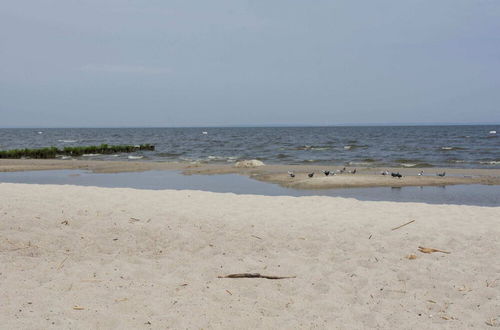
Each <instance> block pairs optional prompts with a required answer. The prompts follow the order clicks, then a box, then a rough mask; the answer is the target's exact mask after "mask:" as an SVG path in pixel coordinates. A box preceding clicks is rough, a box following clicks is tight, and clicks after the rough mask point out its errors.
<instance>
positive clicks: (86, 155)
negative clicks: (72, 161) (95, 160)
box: [82, 154, 101, 157]
mask: <svg viewBox="0 0 500 330" xmlns="http://www.w3.org/2000/svg"><path fill="white" fill-rule="evenodd" d="M100 155H101V154H83V155H82V156H83V157H95V156H100Z"/></svg>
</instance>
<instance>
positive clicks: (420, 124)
mask: <svg viewBox="0 0 500 330" xmlns="http://www.w3.org/2000/svg"><path fill="white" fill-rule="evenodd" d="M488 125H500V123H499V122H494V123H485V122H476V123H453V122H449V123H440V122H435V123H365V124H359V123H342V124H327V125H325V124H310V125H304V124H249V125H244V124H240V125H237V124H236V125H172V126H153V125H151V126H147V125H144V126H29V125H28V126H15V125H13V126H0V129H7V128H9V129H12V128H16V129H17V128H18V129H35V128H40V129H42V128H44V129H51V128H274V127H290V128H293V127H297V128H300V127H394V126H403V127H404V126H488Z"/></svg>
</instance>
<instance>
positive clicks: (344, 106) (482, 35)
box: [0, 0, 500, 127]
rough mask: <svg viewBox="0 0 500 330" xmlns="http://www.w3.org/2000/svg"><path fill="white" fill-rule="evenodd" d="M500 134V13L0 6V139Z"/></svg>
mask: <svg viewBox="0 0 500 330" xmlns="http://www.w3.org/2000/svg"><path fill="white" fill-rule="evenodd" d="M397 122H420V123H430V122H432V123H436V122H456V123H468V122H491V123H493V122H500V1H498V0H468V1H462V0H439V1H435V0H434V1H430V0H429V1H421V0H420V1H417V0H407V1H401V0H394V1H383V0H381V1H379V0H376V1H373V0H366V1H355V0H345V1H334V0H330V1H323V0H311V1H304V0H302V1H299V0H286V1H285V0H282V1H281V0H279V1H278V0H271V1H269V0H267V1H251V0H248V1H239V0H227V1H216V0H215V1H187V0H179V1H167V0H150V1H148V0H137V1H125V0H122V1H118V0H85V1H83V0H81V1H76V0H57V1H56V0H52V1H50V0H31V1H25V0H16V1H2V2H1V3H0V126H4V127H5V126H43V127H47V126H49V127H55V126H204V125H245V124H246V125H253V124H257V125H266V124H304V125H310V124H325V125H326V124H342V123H359V124H363V123H397Z"/></svg>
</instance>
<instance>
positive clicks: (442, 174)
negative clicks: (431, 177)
mask: <svg viewBox="0 0 500 330" xmlns="http://www.w3.org/2000/svg"><path fill="white" fill-rule="evenodd" d="M436 175H437V176H441V177H443V176H445V175H446V172H443V173H436Z"/></svg>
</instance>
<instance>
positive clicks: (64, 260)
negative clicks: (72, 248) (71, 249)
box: [57, 256, 69, 269]
mask: <svg viewBox="0 0 500 330" xmlns="http://www.w3.org/2000/svg"><path fill="white" fill-rule="evenodd" d="M68 258H69V256H67V257H66V258H64V259H63V261H61V263H60V264H59V266H57V269H61V268H63V267H64V263H65V262H66V260H68Z"/></svg>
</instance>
